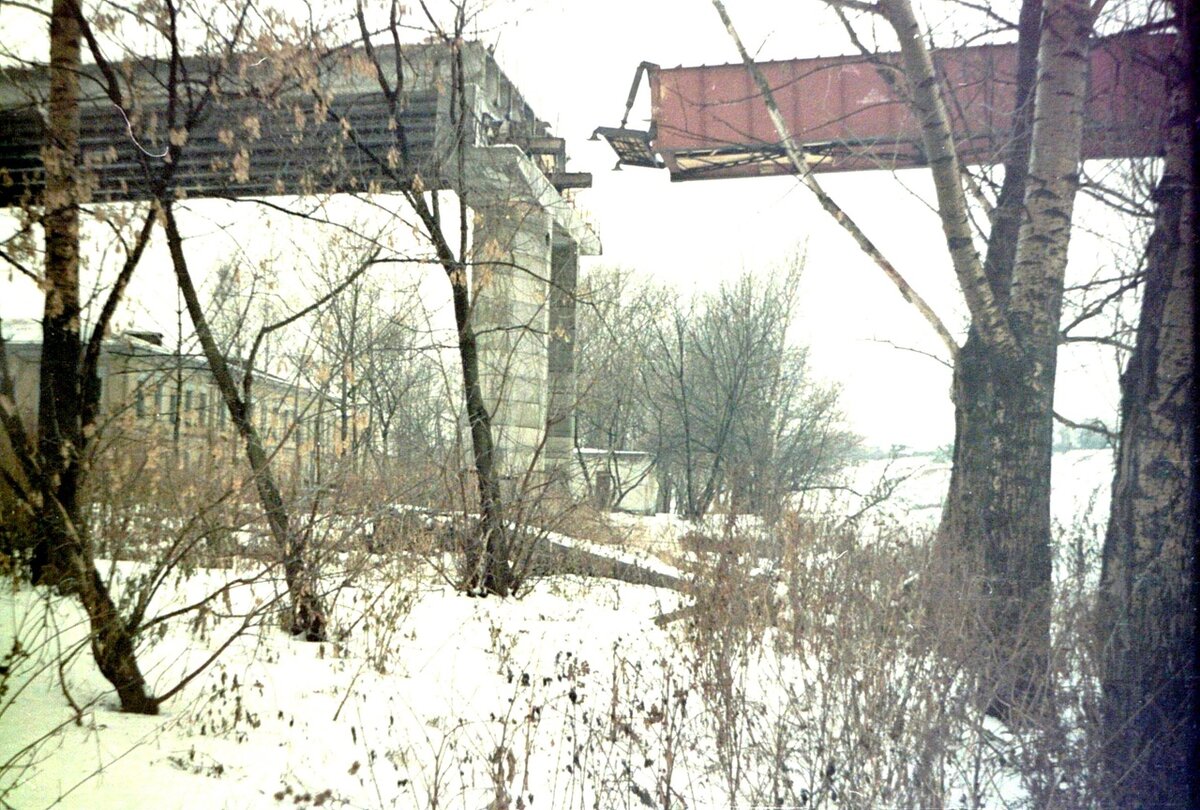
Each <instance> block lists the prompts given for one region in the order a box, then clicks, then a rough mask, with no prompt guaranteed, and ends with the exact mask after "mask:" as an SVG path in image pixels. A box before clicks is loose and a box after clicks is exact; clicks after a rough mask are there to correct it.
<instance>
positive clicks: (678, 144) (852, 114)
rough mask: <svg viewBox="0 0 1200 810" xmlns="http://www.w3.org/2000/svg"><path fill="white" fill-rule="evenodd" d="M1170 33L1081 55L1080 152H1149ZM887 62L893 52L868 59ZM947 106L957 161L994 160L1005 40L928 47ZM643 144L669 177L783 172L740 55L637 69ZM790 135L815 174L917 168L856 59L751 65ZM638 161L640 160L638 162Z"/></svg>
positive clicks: (1011, 67)
mask: <svg viewBox="0 0 1200 810" xmlns="http://www.w3.org/2000/svg"><path fill="white" fill-rule="evenodd" d="M1173 43H1174V35H1173V34H1161V33H1157V34H1137V35H1127V36H1118V37H1112V38H1109V39H1106V40H1104V41H1102V42H1099V43H1097V45H1096V46H1095V47H1094V48H1093V50H1092V54H1091V80H1090V85H1089V92H1088V103H1087V108H1086V116H1087V118H1086V123H1085V130H1084V143H1083V157H1084V158H1085V159H1092V158H1124V157H1148V156H1154V155H1157V154H1160V153H1161V151H1162V146H1163V138H1162V129H1163V127H1162V118H1163V116H1164V115H1165V112H1166V108H1167V103H1166V99H1167V80H1166V78H1165V75H1164V69H1163V66H1164V64H1165V61H1166V59H1167V58H1168V55H1169V54H1170V52H1171V49H1172V47H1173ZM878 58H879V59H880V60H882V61H884V62H892V63H893V64H894V63H895V61H894V60H895V58H896V56H895V55H894V54H882V55H880V56H879V57H878ZM934 62H935V65H936V66H937V69H938V71H939V73H940V74H941V76H942V77H943V79H944V85H943V86H944V87H945V88H946V89H947V90H948V91H949V92H948V94H947V106H948V108H949V111H950V115H951V118H952V123H953V126H954V132H955V140H956V141H957V143H958V149H959V157H960V159H961V160H962V161H963V162H964V163H968V164H985V163H999V162H1001V161H1002V160H1003V156H1004V149H1005V144H1006V142H1007V140H1008V138H1009V134H1010V131H1011V121H1012V114H1013V105H1014V95H1015V92H1014V91H1015V75H1016V62H1017V54H1016V46H1015V45H985V46H974V47H964V48H949V49H945V50H941V51H937V52H935V54H934ZM648 67H649V70H648V73H649V81H650V90H651V98H652V101H651V116H652V118H651V120H652V125H651V129H650V132H649V137H650V143H649V146H650V148H651V149H652V151H653V152H656V153H657V154H658V155H660V156H661V157H662V161H663V163H664V164H665V165H666V167H667V168H668V169H669V170H670V172H671V179H672V180H696V179H707V178H720V177H756V176H761V175H772V174H786V173H791V171H792V167H791V166H790V164H788V162H787V159H786V157H785V156H784V155H783V151H782V149H781V148H780V139H779V136H778V135H777V134H776V132H775V129H774V127H773V126H772V125H771V121H770V119H769V118H768V116H767V110H766V106H765V105H764V104H763V101H762V99H761V98H760V97H759V96H758V93H757V91H756V89H755V87H754V84H753V81H752V79H751V78H750V75H749V73H748V72H747V70H746V68H745V67H744V66H743V65H740V64H734V65H717V66H703V67H677V68H669V69H664V68H659V67H657V66H648ZM760 67H761V68H762V71H763V73H764V74H765V76H766V78H767V81H768V82H769V83H770V85H771V87H772V88H773V91H774V94H775V99H776V101H777V102H778V104H779V107H780V111H781V112H782V113H783V116H784V119H785V120H786V121H787V122H788V123H789V125H790V127H791V131H792V134H793V135H794V136H795V137H796V138H797V139H798V140H799V141H800V142H801V143H803V144H804V145H805V147H806V149H807V150H808V152H809V153H810V154H812V155H813V156H814V158H816V159H818V162H817V163H815V165H814V167H813V168H814V170H815V171H819V172H834V171H861V170H869V169H898V168H907V167H912V166H921V165H924V163H925V160H924V156H923V154H922V153H923V149H922V144H921V132H920V127H919V126H918V124H917V122H916V120H915V119H914V118H913V116H912V114H911V112H910V110H909V108H908V105H907V104H906V103H905V102H904V101H903V100H902V99H901V98H898V97H897V96H896V95H895V94H893V93H892V91H891V90H890V88H889V87H888V84H887V83H886V82H885V81H884V80H883V79H882V78H881V76H880V75H879V71H878V69H877V67H876V66H875V65H873V64H871V63H870V62H868V61H867V60H866V59H864V58H863V57H861V56H853V57H847V56H842V57H831V58H818V59H794V60H791V61H785V62H764V63H761V65H760ZM641 165H645V164H641Z"/></svg>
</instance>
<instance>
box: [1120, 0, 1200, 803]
mask: <svg viewBox="0 0 1200 810" xmlns="http://www.w3.org/2000/svg"><path fill="white" fill-rule="evenodd" d="M1176 13H1177V14H1178V17H1179V19H1180V21H1181V23H1182V24H1180V25H1179V31H1180V34H1179V40H1178V46H1177V50H1176V53H1175V54H1174V57H1173V60H1172V63H1171V64H1170V65H1169V66H1168V69H1169V71H1170V74H1169V75H1171V76H1172V78H1173V80H1174V88H1175V89H1174V92H1173V93H1172V97H1171V115H1170V117H1169V118H1168V121H1169V122H1170V126H1169V129H1168V133H1167V135H1168V137H1167V153H1166V156H1165V159H1164V165H1163V171H1162V178H1161V180H1160V181H1159V184H1158V189H1157V192H1156V194H1155V199H1156V201H1157V207H1158V211H1157V216H1156V219H1155V225H1154V232H1153V234H1152V236H1151V238H1150V241H1149V244H1148V245H1147V261H1146V277H1145V281H1144V284H1143V292H1142V311H1141V317H1140V319H1139V321H1138V331H1137V343H1136V346H1135V348H1134V353H1133V356H1132V358H1131V359H1130V361H1129V364H1128V366H1127V367H1126V369H1125V373H1124V375H1123V377H1122V380H1121V388H1122V401H1121V435H1120V443H1119V446H1118V451H1117V469H1116V477H1115V480H1114V481H1113V497H1112V507H1111V514H1110V517H1109V524H1108V531H1107V534H1106V535H1105V540H1104V554H1103V571H1102V573H1101V581H1100V616H1099V621H1098V623H1097V627H1098V630H1099V633H1100V639H1099V640H1100V642H1101V643H1100V650H1101V662H1100V663H1101V682H1102V690H1103V699H1102V703H1101V734H1102V743H1103V751H1104V761H1103V764H1104V768H1103V771H1104V782H1105V784H1104V785H1102V788H1101V789H1102V791H1103V793H1102V795H1103V796H1104V798H1105V800H1106V801H1107V802H1108V803H1110V804H1111V806H1114V807H1186V806H1188V803H1189V798H1194V797H1195V795H1196V794H1195V792H1194V788H1195V780H1196V773H1195V770H1194V766H1195V760H1194V759H1193V757H1194V756H1195V750H1196V744H1197V721H1196V715H1197V708H1198V707H1197V705H1196V677H1197V675H1196V658H1195V643H1196V633H1195V619H1196V613H1195V609H1196V603H1195V594H1196V591H1195V577H1196V463H1197V460H1196V448H1195V436H1196V433H1195V431H1196V389H1195V354H1194V352H1195V347H1194V343H1193V341H1194V337H1195V292H1196V291H1195V260H1196V247H1195V240H1196V187H1195V178H1196V165H1195V148H1196V144H1195V129H1194V127H1193V122H1194V121H1195V104H1194V97H1192V96H1191V94H1190V92H1189V87H1188V84H1189V82H1188V78H1189V77H1194V76H1195V75H1196V74H1195V71H1196V65H1195V54H1194V52H1193V51H1192V49H1191V47H1190V44H1191V37H1192V35H1193V34H1194V28H1193V27H1192V26H1193V25H1194V20H1195V11H1194V10H1192V9H1189V8H1188V6H1187V4H1186V3H1177V4H1176ZM1189 789H1192V791H1193V792H1190V793H1189Z"/></svg>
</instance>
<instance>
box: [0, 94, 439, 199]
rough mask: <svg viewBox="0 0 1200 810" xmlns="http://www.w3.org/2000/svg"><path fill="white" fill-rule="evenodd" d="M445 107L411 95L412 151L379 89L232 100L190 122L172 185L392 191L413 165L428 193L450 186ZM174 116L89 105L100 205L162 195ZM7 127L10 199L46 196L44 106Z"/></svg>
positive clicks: (179, 190)
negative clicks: (156, 189)
mask: <svg viewBox="0 0 1200 810" xmlns="http://www.w3.org/2000/svg"><path fill="white" fill-rule="evenodd" d="M438 106H439V98H438V95H437V94H436V93H424V94H419V95H413V96H410V97H409V98H408V99H407V100H406V103H405V105H404V107H403V109H402V111H401V112H400V115H399V127H400V128H402V130H403V133H404V137H403V147H402V148H403V150H404V151H406V154H401V151H402V148H401V146H399V145H398V143H397V141H398V140H399V139H397V137H396V130H397V127H396V126H395V125H393V124H392V123H391V115H390V113H389V109H388V107H387V103H386V100H385V99H384V98H383V96H382V95H381V94H380V93H377V92H376V93H361V94H357V95H354V96H348V97H344V98H340V99H338V100H337V101H335V102H334V103H333V104H332V105H331V106H330V108H329V109H328V110H322V109H320V108H319V107H318V106H317V105H316V104H315V103H314V102H313V101H312V100H311V99H302V98H296V99H292V100H288V99H284V100H282V101H280V102H278V103H274V104H271V105H266V104H264V102H263V101H261V100H258V99H235V100H224V101H221V102H220V103H219V104H213V105H212V106H211V107H209V108H208V109H206V110H205V113H204V115H203V116H202V117H200V118H199V120H197V121H195V122H194V123H193V124H192V126H190V127H188V128H187V134H186V144H185V147H184V148H183V149H182V154H183V157H182V159H181V160H180V164H179V165H178V166H177V167H175V168H174V170H173V171H172V173H171V177H170V181H169V186H170V187H171V188H172V189H173V193H174V194H175V196H176V197H262V196H271V195H280V194H324V193H335V192H368V191H374V192H387V191H395V190H397V189H398V188H399V185H400V183H399V182H398V180H399V178H401V174H400V173H399V171H398V167H400V166H409V167H414V168H416V171H417V174H418V175H420V176H421V178H422V184H423V185H424V187H425V188H438V187H444V186H445V185H446V179H445V177H444V173H443V172H442V171H441V169H440V167H441V166H442V165H444V164H447V160H446V158H447V155H448V154H450V152H451V149H450V148H448V147H447V146H446V144H445V143H444V142H442V141H440V140H439V139H440V137H441V135H442V131H441V125H440V121H439V114H438ZM165 119H166V115H165V105H162V104H157V105H154V106H147V107H146V108H145V109H143V110H141V111H139V112H135V113H134V114H133V116H131V120H129V121H128V123H127V119H126V117H125V114H124V113H123V112H122V111H121V110H120V109H118V108H117V107H116V106H115V105H113V104H86V105H84V107H83V110H82V114H81V138H80V165H82V166H84V167H85V171H86V174H85V177H86V178H87V184H88V186H89V188H90V192H91V193H90V199H91V200H92V201H93V202H125V201H131V200H143V199H148V198H150V197H151V196H153V193H152V192H153V187H152V183H153V182H155V179H156V178H160V177H161V176H162V170H163V168H164V158H163V157H161V155H163V154H164V153H165V152H166V145H167V143H168V139H169V138H170V137H171V133H170V132H169V131H168V128H167V126H166V124H165ZM343 119H344V120H345V121H346V122H347V124H348V125H347V124H343V123H342V120H343ZM0 133H2V134H3V137H2V138H0V206H6V207H7V206H13V205H19V204H21V202H22V201H24V200H36V199H37V198H38V197H39V196H40V194H41V192H42V189H43V188H44V185H45V171H44V169H43V166H42V158H41V149H42V145H43V143H44V139H45V126H44V123H43V119H42V116H41V113H40V112H39V111H38V110H37V109H36V108H34V107H24V108H17V109H12V108H10V109H3V110H0ZM134 133H137V135H136V137H135V135H134ZM175 137H176V138H177V139H178V138H179V137H180V134H179V133H178V132H177V133H176V135H175Z"/></svg>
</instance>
